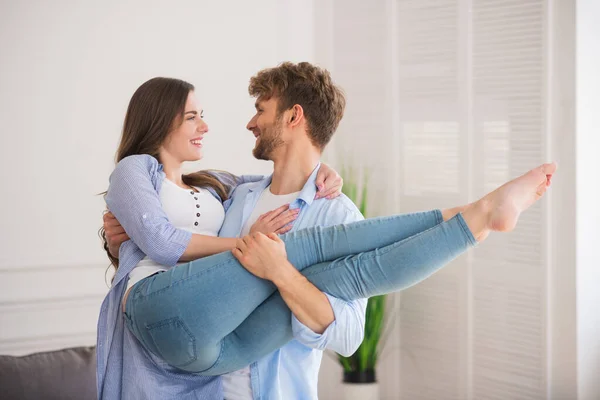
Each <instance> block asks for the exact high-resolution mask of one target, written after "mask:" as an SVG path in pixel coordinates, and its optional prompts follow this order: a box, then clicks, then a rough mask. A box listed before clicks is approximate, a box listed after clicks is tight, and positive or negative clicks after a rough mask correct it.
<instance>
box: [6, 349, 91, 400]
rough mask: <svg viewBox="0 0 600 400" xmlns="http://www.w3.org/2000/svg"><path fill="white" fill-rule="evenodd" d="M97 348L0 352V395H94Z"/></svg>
mask: <svg viewBox="0 0 600 400" xmlns="http://www.w3.org/2000/svg"><path fill="white" fill-rule="evenodd" d="M96 397H97V396H96V348H95V347H75V348H71V349H64V350H57V351H48V352H44V353H34V354H30V355H27V356H22V357H14V356H6V355H0V399H3V400H30V399H31V400H46V399H47V400H54V399H56V400H88V399H90V400H93V399H96Z"/></svg>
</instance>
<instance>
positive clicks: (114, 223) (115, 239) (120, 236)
mask: <svg viewBox="0 0 600 400" xmlns="http://www.w3.org/2000/svg"><path fill="white" fill-rule="evenodd" d="M103 220H104V232H105V233H106V241H107V242H108V251H110V254H111V255H112V256H113V257H115V258H119V248H120V247H121V243H123V242H126V241H128V240H129V236H127V233H125V229H123V227H122V226H121V224H120V223H119V221H118V220H117V218H115V216H114V215H113V213H111V212H110V211H109V212H107V213H105V214H104V216H103Z"/></svg>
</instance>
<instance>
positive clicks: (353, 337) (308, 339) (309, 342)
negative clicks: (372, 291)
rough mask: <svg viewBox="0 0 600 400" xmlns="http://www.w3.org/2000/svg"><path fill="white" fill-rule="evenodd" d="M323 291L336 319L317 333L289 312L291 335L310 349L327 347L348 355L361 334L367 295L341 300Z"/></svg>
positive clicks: (362, 333) (357, 344)
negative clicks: (352, 299) (365, 296)
mask: <svg viewBox="0 0 600 400" xmlns="http://www.w3.org/2000/svg"><path fill="white" fill-rule="evenodd" d="M325 295H326V296H327V299H328V300H329V303H330V304H331V308H332V309H333V314H334V316H335V320H334V321H333V322H332V323H331V324H330V325H329V326H328V327H327V329H325V331H324V332H323V333H321V334H319V333H316V332H313V331H312V330H311V329H310V328H309V327H307V326H306V325H304V324H303V323H302V322H300V321H298V319H297V318H296V317H295V316H293V315H292V330H293V332H294V338H295V339H296V340H298V341H299V342H300V343H302V344H304V345H305V346H308V347H311V348H313V349H319V350H324V349H330V350H333V351H335V352H336V353H338V354H341V355H343V356H350V355H352V354H354V352H355V351H356V349H358V346H360V344H361V343H362V341H363V338H364V334H365V314H366V310H367V299H359V300H354V301H344V300H341V299H338V298H337V297H333V296H331V295H329V294H327V293H325Z"/></svg>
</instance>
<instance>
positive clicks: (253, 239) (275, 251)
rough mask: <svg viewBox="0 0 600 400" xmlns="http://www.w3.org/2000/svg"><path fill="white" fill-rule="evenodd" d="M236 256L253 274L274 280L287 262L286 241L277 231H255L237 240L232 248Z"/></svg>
mask: <svg viewBox="0 0 600 400" xmlns="http://www.w3.org/2000/svg"><path fill="white" fill-rule="evenodd" d="M232 253H233V255H234V257H235V258H237V260H238V261H239V262H240V263H241V264H242V265H243V266H244V268H246V269H247V270H248V272H250V273H251V274H253V275H255V276H257V277H259V278H262V279H268V280H270V281H274V280H276V279H277V276H278V273H282V272H283V268H281V267H282V266H283V265H284V264H285V263H286V262H287V253H286V251H285V243H283V241H282V240H281V239H279V237H278V236H277V235H276V234H275V233H269V234H268V235H263V234H262V233H253V234H251V235H248V236H244V237H243V238H241V239H238V240H237V243H236V246H235V248H234V249H233V250H232Z"/></svg>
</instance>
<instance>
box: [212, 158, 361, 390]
mask: <svg viewBox="0 0 600 400" xmlns="http://www.w3.org/2000/svg"><path fill="white" fill-rule="evenodd" d="M319 167H320V164H319V165H317V167H316V168H315V170H314V171H313V173H312V174H311V176H310V178H309V179H308V181H307V182H306V184H305V185H304V188H303V189H302V191H301V192H300V194H299V195H298V198H297V199H296V201H294V202H292V203H291V204H290V208H300V209H301V211H300V215H299V217H298V219H297V220H296V221H295V223H294V226H293V229H292V230H297V229H303V228H308V227H311V226H316V225H320V226H328V225H336V224H343V223H349V222H354V221H358V220H361V219H363V216H362V215H361V214H360V212H359V211H358V209H357V208H356V206H355V205H354V203H352V201H350V199H348V197H346V196H344V195H341V196H339V197H337V198H335V199H333V200H327V199H319V200H314V197H315V194H316V185H315V181H316V177H317V172H318V169H319ZM271 178H272V177H271V176H270V177H267V178H265V179H264V180H262V181H259V182H254V183H246V184H243V185H240V186H238V187H237V189H236V190H235V191H234V192H233V195H232V197H231V198H230V199H229V200H227V201H226V202H225V208H226V210H227V214H226V217H225V222H224V224H223V227H222V228H221V232H220V233H219V236H223V237H237V236H239V235H240V232H241V231H242V227H243V226H244V224H245V223H246V221H247V220H248V218H249V217H250V215H251V214H252V210H253V209H254V207H255V206H256V203H257V202H258V199H259V197H260V194H261V193H262V191H263V190H264V189H266V188H267V187H268V186H269V185H270V184H271ZM326 295H327V298H328V299H329V302H330V303H331V307H332V308H333V312H334V315H335V321H334V322H333V323H332V324H331V325H329V327H328V328H327V329H326V330H325V332H323V334H317V333H315V332H313V331H312V330H311V329H310V328H308V327H307V326H305V325H304V324H302V323H301V322H300V321H298V320H297V319H296V317H294V316H293V314H292V321H291V323H292V329H293V332H294V337H295V339H294V340H292V341H291V342H290V343H288V344H286V345H285V346H283V347H282V348H280V349H279V350H276V351H274V352H273V353H271V354H269V355H268V356H266V357H264V358H262V359H261V360H259V361H258V362H256V363H253V364H252V365H251V366H250V374H251V383H252V392H253V395H254V399H255V400H259V399H260V400H267V399H268V400H274V399H281V400H289V399H303V400H304V399H316V398H317V379H318V374H319V366H320V365H321V358H322V355H323V352H322V350H323V349H325V348H328V349H331V350H334V351H336V352H338V353H340V354H345V355H350V354H352V353H354V351H356V349H357V348H358V346H359V345H360V343H361V342H362V340H363V336H364V326H365V312H366V307H367V300H366V299H361V300H355V301H352V302H346V301H343V300H341V299H338V298H335V297H333V296H330V295H328V294H327V293H326Z"/></svg>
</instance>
